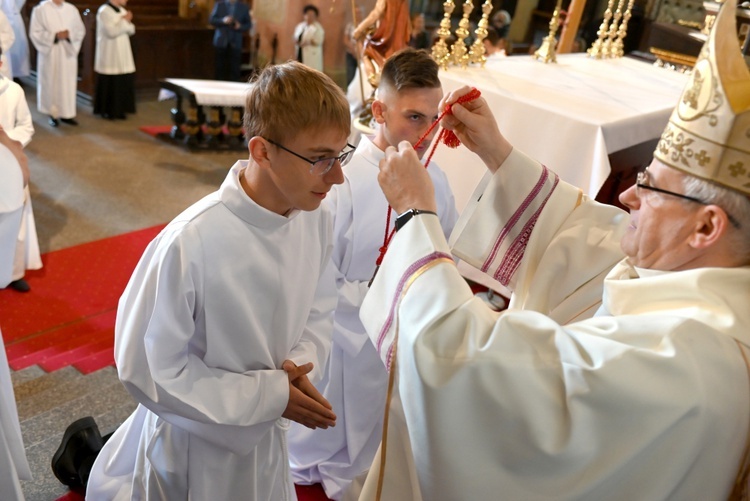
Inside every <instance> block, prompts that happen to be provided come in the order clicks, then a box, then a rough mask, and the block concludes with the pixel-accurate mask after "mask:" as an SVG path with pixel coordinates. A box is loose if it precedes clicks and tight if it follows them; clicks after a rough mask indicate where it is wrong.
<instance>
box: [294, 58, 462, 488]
mask: <svg viewBox="0 0 750 501" xmlns="http://www.w3.org/2000/svg"><path fill="white" fill-rule="evenodd" d="M442 97H443V90H442V87H441V84H440V79H439V78H438V65H437V63H436V62H435V61H434V60H433V59H432V57H431V56H430V54H429V53H428V52H426V51H424V50H419V51H418V50H415V49H411V48H407V49H404V50H402V51H400V52H396V53H395V54H393V55H392V56H391V57H390V58H389V59H388V60H386V63H385V65H384V66H383V71H382V73H381V79H380V86H379V87H378V89H377V97H376V99H375V101H374V102H373V104H372V111H373V115H374V117H375V120H376V122H377V124H378V125H377V128H376V133H375V136H374V137H372V138H370V137H366V136H363V137H362V139H361V140H360V142H359V145H358V146H357V151H356V153H355V154H354V157H353V158H352V161H351V162H350V163H349V164H348V165H347V166H346V167H345V168H344V175H345V178H346V179H345V181H344V184H342V185H341V186H337V187H336V188H335V189H334V190H332V196H331V197H330V199H329V200H327V201H326V203H327V204H328V205H329V206H330V207H331V209H332V211H333V213H334V247H333V262H334V265H335V267H336V271H337V273H336V276H337V280H336V282H337V285H338V291H339V296H338V305H337V306H336V313H335V316H334V334H333V347H332V349H331V356H330V359H329V361H328V367H327V369H326V373H325V376H324V378H323V380H322V381H321V382H320V384H319V385H318V389H319V390H320V392H321V393H322V394H323V396H324V397H325V398H326V399H328V400H329V401H330V402H331V405H333V406H334V408H335V409H337V415H338V422H337V426H336V428H329V429H327V430H322V429H317V430H311V429H308V428H304V427H302V426H297V425H292V428H291V430H290V431H289V456H290V462H291V468H292V477H293V478H294V481H295V482H296V483H298V484H308V485H309V484H316V483H320V484H322V486H323V489H324V490H325V492H326V495H327V496H328V497H329V498H331V499H336V500H339V499H342V497H343V496H345V492H346V491H347V489H348V488H349V486H350V483H352V481H353V480H355V479H356V477H358V476H360V475H361V474H362V473H363V472H366V471H367V469H368V468H369V467H370V464H371V463H372V458H373V457H374V456H375V452H376V451H377V448H378V445H379V444H380V439H381V432H382V428H383V406H384V404H385V395H386V390H387V387H388V378H387V374H386V371H385V366H384V365H383V363H382V362H381V361H380V358H379V357H378V354H377V352H376V351H375V347H374V346H373V344H372V343H371V342H370V340H369V339H368V337H367V333H366V332H365V328H364V326H363V325H362V323H361V322H360V321H359V310H360V306H361V305H362V301H363V299H364V296H365V294H366V293H367V291H368V283H369V282H370V280H371V279H372V276H373V274H374V273H375V261H376V259H377V257H378V253H379V249H380V247H381V246H382V245H383V232H384V229H385V227H386V222H387V216H388V211H389V210H390V209H389V207H388V203H387V201H386V199H385V197H384V196H383V194H382V192H381V191H380V189H379V188H378V182H377V174H378V163H379V162H380V161H381V160H382V159H383V158H384V151H385V149H386V148H388V147H389V146H393V145H397V144H398V143H399V142H401V141H408V142H409V143H411V144H415V143H416V142H417V141H418V140H419V138H420V137H422V136H423V135H424V134H425V133H426V132H427V130H428V129H429V127H430V125H432V123H433V122H434V121H435V119H436V118H437V115H438V105H439V104H440V99H441V98H442ZM436 132H437V128H435V129H434V130H433V131H432V132H431V133H430V135H429V136H428V137H427V138H426V139H425V141H424V142H423V143H422V145H421V146H420V147H419V149H418V150H417V152H418V156H419V157H420V158H422V157H423V156H424V155H425V153H427V151H428V148H429V146H430V141H431V140H432V138H433V137H434V135H435V133H436ZM427 173H428V174H429V176H430V179H431V180H432V182H433V184H434V186H435V194H436V197H437V200H438V206H439V211H440V214H441V217H440V224H441V227H442V229H443V232H444V234H445V235H446V237H447V236H448V235H450V232H451V231H452V230H453V225H454V224H455V222H456V219H457V218H458V213H457V211H456V207H455V202H454V199H453V193H452V192H451V189H450V186H449V184H448V179H447V177H446V175H445V173H444V172H443V171H442V170H441V169H440V167H439V166H437V165H436V164H434V163H430V165H429V166H428V167H427ZM396 216H397V214H395V213H394V214H392V219H391V221H393V220H395V219H396ZM391 224H393V223H391ZM354 488H356V485H355V487H354Z"/></svg>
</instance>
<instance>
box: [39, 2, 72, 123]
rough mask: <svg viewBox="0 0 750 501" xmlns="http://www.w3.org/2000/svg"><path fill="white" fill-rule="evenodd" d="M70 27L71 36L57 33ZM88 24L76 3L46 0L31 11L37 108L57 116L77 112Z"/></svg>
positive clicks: (70, 114) (63, 116) (67, 116)
mask: <svg viewBox="0 0 750 501" xmlns="http://www.w3.org/2000/svg"><path fill="white" fill-rule="evenodd" d="M64 30H68V36H69V39H68V40H59V41H58V42H57V43H55V34H56V33H58V32H60V31H64ZM85 35H86V28H85V27H84V25H83V21H82V20H81V14H80V13H79V12H78V9H77V8H76V7H75V5H72V4H69V3H67V2H64V3H63V4H62V5H57V4H55V3H54V2H53V1H52V0H44V1H42V2H41V3H40V4H39V5H37V6H36V7H34V9H33V10H32V11H31V20H30V21H29V39H30V40H31V43H33V44H34V47H36V50H37V63H36V68H37V86H36V88H37V104H36V106H37V109H38V110H39V112H40V113H44V114H45V115H51V116H53V117H55V118H74V117H75V116H76V90H77V88H78V52H79V51H80V50H81V43H82V42H83V37H84V36H85Z"/></svg>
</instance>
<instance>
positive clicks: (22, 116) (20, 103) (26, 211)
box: [0, 51, 42, 292]
mask: <svg viewBox="0 0 750 501" xmlns="http://www.w3.org/2000/svg"><path fill="white" fill-rule="evenodd" d="M0 54H2V51H0ZM3 65H4V63H3V62H2V60H1V59H0V69H2V66H3ZM0 126H2V128H3V129H4V131H5V132H4V134H5V135H7V136H8V137H9V138H10V139H11V140H13V141H18V142H19V143H20V144H21V147H23V148H25V147H26V146H27V145H28V144H29V143H30V142H31V137H32V136H33V135H34V123H33V122H32V120H31V113H30V112H29V105H28V104H27V103H26V95H25V93H24V91H23V89H22V88H21V86H20V85H18V84H17V83H16V82H14V81H13V80H10V79H8V78H6V77H3V76H0ZM23 202H24V203H23V212H22V215H23V217H22V219H21V225H20V226H19V229H18V234H17V235H16V246H15V253H14V255H15V258H14V260H13V273H12V277H11V281H10V283H9V284H7V286H8V287H10V288H11V289H13V290H16V291H18V292H29V291H30V290H31V287H30V286H29V283H28V282H27V281H26V280H25V279H24V275H25V274H26V270H38V269H40V268H41V267H42V257H41V254H40V252H39V239H38V237H37V233H36V223H35V221H34V209H33V207H32V205H31V192H30V191H29V187H28V185H25V186H24V189H23ZM2 287H3V288H4V287H5V285H3V286H2Z"/></svg>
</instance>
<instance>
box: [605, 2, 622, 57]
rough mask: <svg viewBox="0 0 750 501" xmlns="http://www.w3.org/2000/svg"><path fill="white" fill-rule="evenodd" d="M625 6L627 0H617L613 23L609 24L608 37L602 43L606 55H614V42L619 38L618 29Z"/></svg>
mask: <svg viewBox="0 0 750 501" xmlns="http://www.w3.org/2000/svg"><path fill="white" fill-rule="evenodd" d="M624 7H625V0H619V1H618V2H617V10H616V11H615V14H614V15H613V16H612V24H610V25H609V32H608V33H607V38H606V39H605V40H604V44H603V45H602V53H603V56H604V57H614V53H613V50H614V43H615V40H616V39H617V30H618V28H619V24H620V19H622V11H623V8H624Z"/></svg>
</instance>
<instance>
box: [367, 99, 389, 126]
mask: <svg viewBox="0 0 750 501" xmlns="http://www.w3.org/2000/svg"><path fill="white" fill-rule="evenodd" d="M371 109H372V117H373V118H374V119H375V121H376V122H377V123H379V124H384V123H385V116H384V115H383V114H384V113H385V112H386V110H387V109H388V107H387V106H386V105H385V103H384V102H383V101H380V100H378V99H376V100H375V101H373V102H372V106H371Z"/></svg>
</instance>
